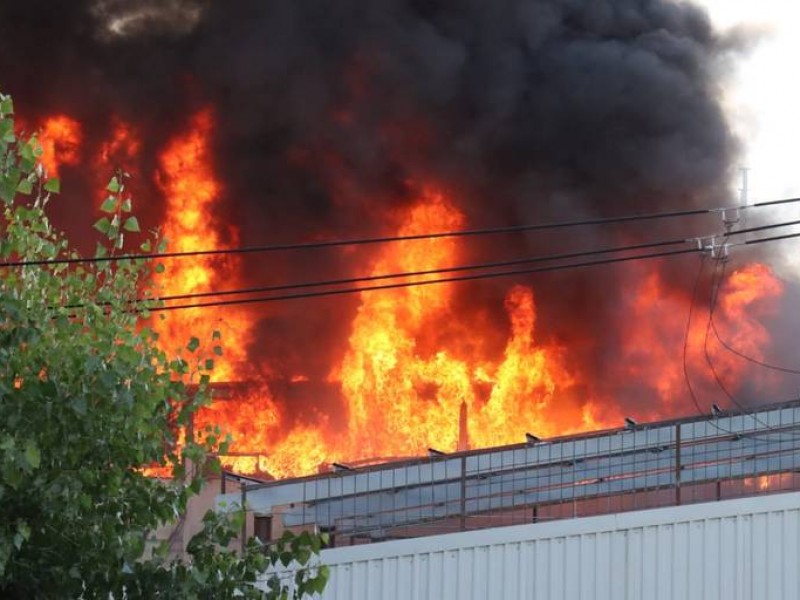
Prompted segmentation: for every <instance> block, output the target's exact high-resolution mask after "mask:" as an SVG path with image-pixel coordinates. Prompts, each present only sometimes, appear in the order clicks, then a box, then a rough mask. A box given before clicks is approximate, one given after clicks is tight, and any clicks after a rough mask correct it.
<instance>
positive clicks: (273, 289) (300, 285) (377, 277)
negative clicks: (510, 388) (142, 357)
mask: <svg viewBox="0 0 800 600" xmlns="http://www.w3.org/2000/svg"><path fill="white" fill-rule="evenodd" d="M685 243H686V240H684V239H675V240H663V241H660V242H650V243H644V244H633V245H630V246H618V247H615V248H603V249H599V250H584V251H581V252H567V253H563V254H550V255H545V256H531V257H524V258H516V259H511V260H504V261H497V262H488V263H477V264H471V265H459V266H455V267H442V268H440V269H428V270H423V271H406V272H402V273H385V274H381V275H366V276H363V277H348V278H344V279H331V280H325V281H310V282H303V283H287V284H278V285H270V286H262V287H251V288H242V289H233V290H222V291H218V292H214V291H211V292H197V293H190V294H175V295H168V296H160V297H158V298H153V299H152V300H151V299H144V300H143V301H145V302H148V301H153V300H161V301H164V302H168V301H174V300H190V299H195V298H209V297H216V296H231V295H244V294H257V293H262V292H279V291H286V290H292V289H304V288H313V287H324V286H332V285H346V284H353V283H367V282H370V281H381V280H386V279H399V278H403V277H422V276H427V275H441V274H445V273H456V272H460V271H473V270H481V269H492V268H497V267H510V266H514V265H522V264H530V263H538V262H550V261H556V260H566V259H570V258H582V257H585V256H597V255H600V254H615V253H618V252H629V251H632V250H645V249H648V248H659V247H665V246H675V245H678V244H685ZM75 307H77V305H76V306H71V307H70V308H75Z"/></svg>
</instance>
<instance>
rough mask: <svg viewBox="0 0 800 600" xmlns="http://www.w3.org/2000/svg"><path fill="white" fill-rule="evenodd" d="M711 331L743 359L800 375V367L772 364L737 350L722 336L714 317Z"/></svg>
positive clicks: (726, 347)
mask: <svg viewBox="0 0 800 600" xmlns="http://www.w3.org/2000/svg"><path fill="white" fill-rule="evenodd" d="M711 331H712V332H713V333H714V337H715V338H717V341H718V342H719V343H720V345H721V346H722V347H723V348H725V349H726V350H727V351H728V352H730V353H731V354H735V355H736V356H738V357H739V358H742V359H744V360H746V361H748V362H750V363H753V364H754V365H758V366H760V367H764V368H765V369H771V370H773V371H780V372H781V373H788V374H789V375H800V370H799V369H790V368H788V367H780V366H778V365H773V364H770V363H766V362H764V361H761V360H759V359H757V358H754V357H752V356H748V355H747V354H745V353H744V352H742V351H741V350H737V349H736V348H734V347H733V346H731V345H730V344H729V343H728V342H726V341H725V340H724V339H723V338H722V336H721V335H720V333H719V330H718V329H717V323H716V321H715V320H714V319H713V317H712V319H711Z"/></svg>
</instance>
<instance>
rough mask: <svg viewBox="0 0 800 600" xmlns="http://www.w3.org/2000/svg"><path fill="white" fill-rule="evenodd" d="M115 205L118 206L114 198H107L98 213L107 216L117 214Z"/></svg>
mask: <svg viewBox="0 0 800 600" xmlns="http://www.w3.org/2000/svg"><path fill="white" fill-rule="evenodd" d="M117 204H119V200H118V199H117V198H116V196H108V197H107V198H106V199H105V200H103V203H102V204H101V205H100V211H101V212H104V213H108V214H112V213H115V212H117Z"/></svg>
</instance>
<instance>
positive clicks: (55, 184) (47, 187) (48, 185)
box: [44, 177, 61, 194]
mask: <svg viewBox="0 0 800 600" xmlns="http://www.w3.org/2000/svg"><path fill="white" fill-rule="evenodd" d="M44 191H45V192H49V193H51V194H58V193H60V192H61V181H60V180H59V179H58V177H51V178H50V179H48V180H47V181H46V182H45V184H44Z"/></svg>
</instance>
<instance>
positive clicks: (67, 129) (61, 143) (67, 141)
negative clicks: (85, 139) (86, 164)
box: [39, 115, 81, 177]
mask: <svg viewBox="0 0 800 600" xmlns="http://www.w3.org/2000/svg"><path fill="white" fill-rule="evenodd" d="M39 143H40V145H41V147H42V155H41V156H40V157H39V161H40V162H41V163H42V166H43V167H44V168H45V170H46V171H47V174H48V175H49V176H50V177H58V174H59V169H60V167H61V165H76V164H78V162H79V159H80V154H79V153H80V144H81V125H80V123H78V122H77V121H76V120H75V119H72V118H70V117H67V116H66V115H55V116H52V117H50V118H48V119H45V121H44V123H43V124H42V127H41V133H40V135H39Z"/></svg>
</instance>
